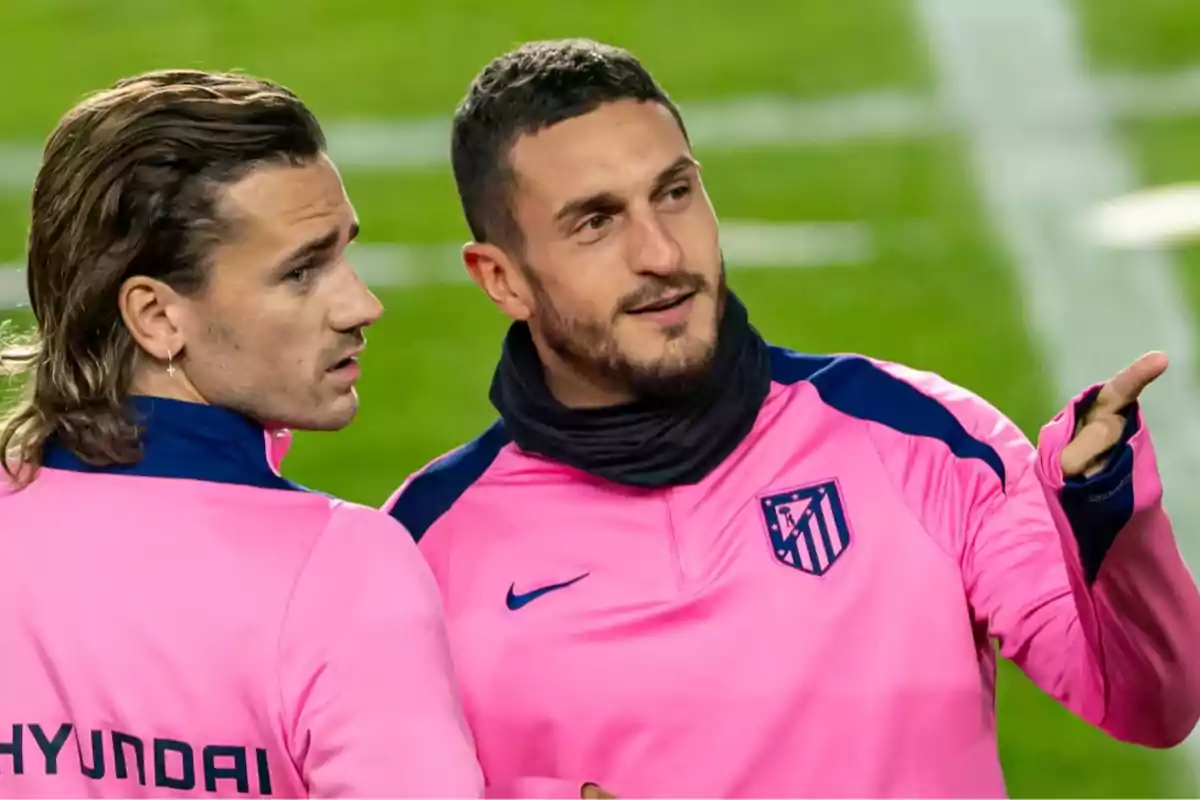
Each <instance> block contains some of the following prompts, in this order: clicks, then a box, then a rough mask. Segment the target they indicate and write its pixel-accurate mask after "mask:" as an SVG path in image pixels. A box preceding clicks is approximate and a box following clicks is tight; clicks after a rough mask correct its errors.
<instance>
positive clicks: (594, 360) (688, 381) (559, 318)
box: [521, 257, 728, 401]
mask: <svg viewBox="0 0 1200 800" xmlns="http://www.w3.org/2000/svg"><path fill="white" fill-rule="evenodd" d="M521 271H522V273H523V274H524V276H525V279H526V280H527V281H529V285H530V287H531V288H532V289H533V293H534V297H535V300H536V303H537V312H536V314H535V317H534V320H533V324H534V327H535V328H536V330H537V331H538V333H539V334H540V335H541V337H542V339H543V340H545V342H546V346H547V347H549V348H550V350H551V351H553V352H554V354H555V355H557V356H558V357H559V358H560V359H562V360H563V362H564V363H566V364H567V365H568V366H570V367H571V368H572V369H574V370H575V371H576V372H578V373H579V374H580V375H582V376H584V377H585V378H587V379H588V380H591V381H593V382H596V383H598V384H601V385H603V386H606V387H609V388H615V389H618V390H621V391H623V392H625V393H627V394H630V395H632V396H633V397H636V398H639V399H643V400H660V401H671V400H676V399H678V398H681V397H685V396H687V395H689V394H691V393H692V392H695V391H697V390H698V389H699V388H700V387H701V386H703V385H704V384H705V382H706V381H707V380H708V379H709V376H710V374H711V372H712V366H713V357H714V355H715V353H716V349H717V343H716V340H715V339H714V341H713V342H712V343H711V345H710V346H709V348H708V350H707V351H706V352H705V353H704V354H703V355H702V356H701V357H700V358H697V359H695V360H694V361H692V362H690V363H687V364H683V365H682V366H680V367H679V368H666V367H664V366H662V365H659V364H635V363H633V362H631V361H630V360H629V359H627V358H626V357H625V355H624V353H622V352H621V350H620V348H619V347H618V346H617V343H616V341H615V340H614V338H613V336H612V325H613V324H615V322H616V320H617V318H618V317H619V316H620V314H621V313H623V312H624V310H625V309H628V308H634V307H636V306H638V305H640V304H643V303H646V302H649V301H652V300H653V299H654V298H656V297H659V296H661V295H662V294H664V293H665V292H668V291H678V290H683V291H697V292H703V291H705V290H707V289H708V288H709V284H708V282H707V281H706V280H705V279H704V278H703V277H701V276H699V275H697V274H695V273H689V272H676V273H673V274H672V275H670V276H667V277H659V278H655V279H654V282H653V284H652V285H650V286H647V287H645V288H643V289H641V290H639V291H638V292H636V293H634V294H633V295H630V296H628V297H626V298H623V299H622V301H621V302H620V303H618V305H617V311H615V312H614V313H613V316H612V320H611V321H610V323H609V324H608V325H605V324H603V323H600V322H594V321H590V320H580V319H569V318H567V317H565V316H563V315H562V314H561V313H560V312H559V310H558V308H557V307H555V305H554V302H553V300H551V298H550V296H549V294H547V292H546V290H545V287H544V286H543V285H542V283H541V281H540V280H539V279H538V277H537V275H536V274H535V273H534V271H533V270H532V269H530V267H529V266H528V265H527V264H524V263H522V264H521ZM727 291H728V289H727V286H726V281H725V261H724V258H723V257H722V260H721V273H720V279H719V281H718V284H717V292H716V305H717V320H718V322H719V321H720V319H721V317H722V316H723V315H724V313H725V300H726V294H727ZM684 330H685V328H684V327H683V326H680V327H679V328H678V329H668V330H667V334H668V337H669V338H677V337H679V336H682V335H683V334H684Z"/></svg>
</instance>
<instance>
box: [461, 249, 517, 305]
mask: <svg viewBox="0 0 1200 800" xmlns="http://www.w3.org/2000/svg"><path fill="white" fill-rule="evenodd" d="M462 257H463V264H465V265H466V267H467V272H468V273H469V274H470V276H471V280H473V281H475V283H477V284H478V285H479V288H481V289H483V291H484V292H485V293H487V296H488V297H490V298H491V299H492V302H493V303H495V304H496V306H497V307H499V309H500V310H501V311H503V312H504V313H505V314H507V315H508V316H509V317H511V318H512V319H514V320H516V321H518V322H524V321H525V320H527V319H529V318H530V317H531V316H533V298H532V293H531V291H530V286H529V282H528V281H527V280H525V276H524V275H522V274H521V270H520V268H519V267H518V266H517V263H516V262H515V261H514V260H513V259H512V258H510V257H509V255H508V253H506V252H504V250H502V249H501V248H499V247H497V246H496V245H494V244H481V243H479V242H471V243H470V244H466V245H464V246H463V250H462Z"/></svg>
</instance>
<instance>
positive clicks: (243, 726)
mask: <svg viewBox="0 0 1200 800" xmlns="http://www.w3.org/2000/svg"><path fill="white" fill-rule="evenodd" d="M134 406H135V408H136V409H137V410H138V411H139V413H141V414H142V416H143V418H144V427H145V429H144V435H143V441H144V456H143V458H142V459H141V460H140V461H139V462H138V463H137V464H136V465H134V466H133V467H122V468H111V469H93V468H91V467H89V466H88V465H87V464H84V463H83V462H81V461H80V460H79V459H77V458H76V457H74V456H73V455H71V454H70V453H69V452H68V451H66V450H63V449H60V448H57V447H53V446H52V447H50V448H49V449H48V451H47V453H46V469H44V470H43V471H42V472H41V473H40V474H39V475H38V476H37V478H36V479H35V480H34V482H33V483H32V484H31V485H30V486H28V487H27V488H25V489H22V490H20V491H17V492H12V491H7V492H6V493H4V494H0V797H35V796H40V797H86V796H91V797H145V796H154V797H172V796H201V797H203V796H208V797H238V796H275V797H297V796H300V797H303V796H307V795H310V794H311V795H316V796H325V797H329V796H353V797H364V796H386V797H397V796H418V797H422V796H423V797H429V796H457V797H466V796H478V795H479V794H480V793H481V792H482V786H483V779H482V775H481V773H480V770H479V765H478V762H477V761H476V760H475V752H474V745H473V743H472V741H471V738H470V733H469V731H468V729H467V727H466V724H465V722H464V721H463V718H462V713H461V706H460V703H459V700H458V694H457V690H456V688H455V682H454V677H453V674H452V672H451V667H450V654H449V651H448V646H447V641H446V638H445V629H444V626H443V620H442V611H441V602H440V599H439V598H438V596H437V588H436V585H435V584H434V582H433V580H432V577H431V576H430V574H429V570H428V567H427V566H426V565H425V563H424V562H423V560H422V559H421V557H420V554H419V553H418V552H417V548H416V547H415V546H414V545H413V542H412V540H411V538H410V537H409V536H407V535H406V534H405V532H404V531H403V530H401V528H400V526H398V525H397V524H396V523H395V522H394V521H393V520H391V519H388V518H387V516H386V515H383V514H381V513H379V511H378V510H376V509H368V508H364V507H361V506H355V505H352V504H349V503H344V502H339V501H337V500H334V499H331V498H329V497H326V496H323V495H320V494H316V493H312V492H307V491H303V490H301V489H300V487H298V486H295V485H294V484H291V483H289V482H288V481H285V480H284V479H282V478H281V477H280V476H279V474H278V471H277V469H278V465H279V460H280V459H281V458H282V455H283V452H284V450H285V448H286V445H287V443H288V438H287V437H286V435H282V436H272V435H267V433H266V432H265V431H264V430H263V429H262V428H260V427H258V426H257V425H254V424H252V423H250V422H249V421H247V420H246V419H244V418H243V417H240V416H239V415H237V414H235V413H233V412H231V411H227V410H224V409H220V408H215V407H211V406H201V405H193V404H189V403H180V402H177V401H170V400H162V399H150V398H137V399H136V400H135V401H134Z"/></svg>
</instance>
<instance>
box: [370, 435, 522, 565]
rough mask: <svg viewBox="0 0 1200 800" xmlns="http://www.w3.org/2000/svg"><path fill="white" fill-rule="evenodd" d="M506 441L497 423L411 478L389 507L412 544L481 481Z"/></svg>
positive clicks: (506, 436)
mask: <svg viewBox="0 0 1200 800" xmlns="http://www.w3.org/2000/svg"><path fill="white" fill-rule="evenodd" d="M510 441H511V437H509V435H508V431H507V430H505V429H504V423H503V422H501V421H499V420H497V421H496V423H495V424H493V425H492V427H490V428H488V429H487V430H486V431H485V432H484V433H483V435H482V436H480V437H479V438H477V439H475V440H474V441H472V442H469V443H467V444H465V445H463V446H462V447H460V448H459V449H458V450H455V451H454V452H452V453H450V454H449V455H447V456H446V457H445V458H443V459H442V460H441V461H438V462H437V463H435V464H433V465H432V466H430V467H429V468H428V469H427V470H425V471H424V472H422V473H421V474H420V475H418V476H417V477H415V478H413V479H412V481H411V482H410V483H409V484H408V486H407V487H405V489H404V491H403V492H401V494H400V496H399V497H398V498H397V499H396V502H395V504H393V506H392V510H391V515H392V517H394V518H395V519H396V520H397V521H398V522H399V523H400V524H401V525H403V526H404V527H405V528H407V529H408V532H409V533H410V534H412V537H413V539H414V540H416V541H418V542H419V541H421V537H422V536H424V535H425V532H426V531H428V530H429V529H430V528H431V527H432V526H433V523H435V522H437V521H438V519H440V518H441V516H442V515H443V514H445V513H446V512H447V511H449V510H450V507H451V506H452V505H454V503H455V501H457V500H458V498H460V497H462V495H463V492H465V491H467V489H469V488H470V487H471V484H473V483H475V481H477V480H479V479H480V478H481V477H483V473H485V472H487V469H488V467H490V466H491V465H492V462H493V461H495V460H496V456H498V455H500V451H501V450H502V449H503V448H504V446H505V445H506V444H508V443H509V442H510Z"/></svg>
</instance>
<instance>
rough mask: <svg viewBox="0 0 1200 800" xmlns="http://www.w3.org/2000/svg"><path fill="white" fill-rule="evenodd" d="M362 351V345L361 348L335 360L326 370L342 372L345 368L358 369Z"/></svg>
mask: <svg viewBox="0 0 1200 800" xmlns="http://www.w3.org/2000/svg"><path fill="white" fill-rule="evenodd" d="M361 353H362V348H361V347H360V348H358V349H356V350H354V351H353V352H352V353H350V354H349V355H347V356H346V357H345V358H343V359H341V360H339V361H336V362H334V364H333V365H332V366H330V367H329V369H327V370H326V372H338V373H340V372H343V371H344V370H348V369H357V368H358V356H359V355H360V354H361Z"/></svg>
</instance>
